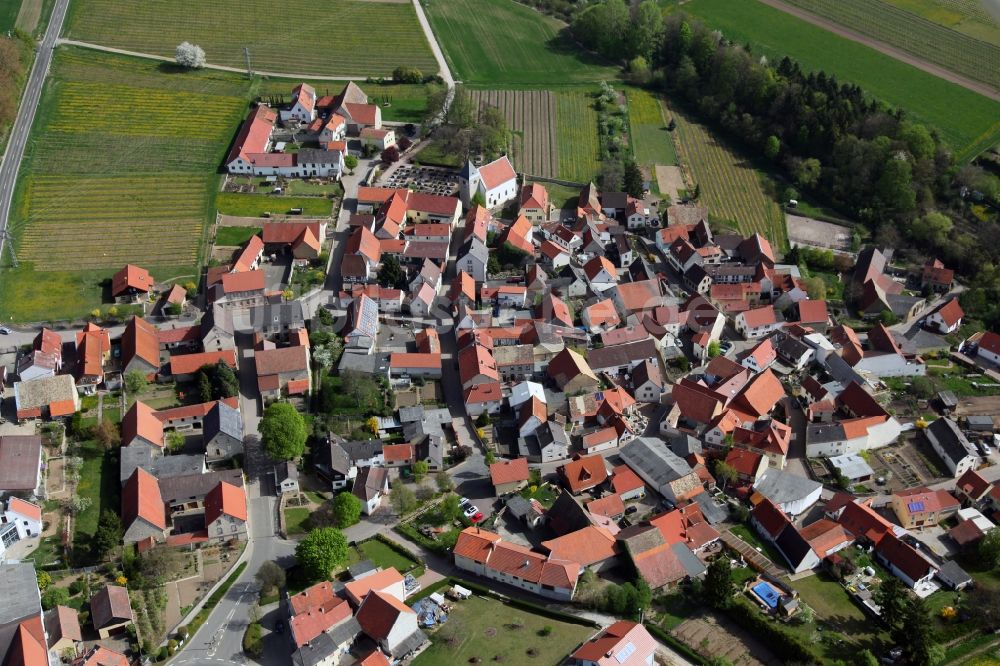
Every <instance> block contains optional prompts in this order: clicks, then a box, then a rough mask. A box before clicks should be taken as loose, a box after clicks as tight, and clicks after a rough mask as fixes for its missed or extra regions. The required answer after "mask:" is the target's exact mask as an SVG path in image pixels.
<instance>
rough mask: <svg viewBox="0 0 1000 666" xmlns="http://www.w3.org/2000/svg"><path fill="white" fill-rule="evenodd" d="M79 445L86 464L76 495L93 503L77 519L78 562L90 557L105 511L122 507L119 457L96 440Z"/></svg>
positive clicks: (75, 555) (74, 528)
mask: <svg viewBox="0 0 1000 666" xmlns="http://www.w3.org/2000/svg"><path fill="white" fill-rule="evenodd" d="M79 446H80V450H79V454H78V455H79V456H80V457H81V458H83V465H82V466H81V467H80V481H79V483H77V486H76V494H77V495H79V496H80V497H86V498H88V499H89V500H90V506H89V507H87V508H86V509H84V510H83V511H80V512H79V513H78V514H77V515H76V517H75V518H74V519H73V548H74V550H75V552H74V555H73V556H74V559H75V560H77V561H78V562H79V561H86V560H87V555H88V549H89V548H90V541H91V539H92V538H93V536H94V533H95V532H97V521H98V520H99V519H100V517H101V512H102V511H113V512H116V513H117V512H118V511H119V510H120V509H121V504H120V501H119V496H120V495H121V484H120V483H119V481H118V461H117V459H116V458H113V457H112V456H111V453H110V452H109V451H105V450H104V449H103V448H102V447H101V445H100V443H98V442H96V441H93V440H89V441H86V442H82V443H81V444H80V445H79Z"/></svg>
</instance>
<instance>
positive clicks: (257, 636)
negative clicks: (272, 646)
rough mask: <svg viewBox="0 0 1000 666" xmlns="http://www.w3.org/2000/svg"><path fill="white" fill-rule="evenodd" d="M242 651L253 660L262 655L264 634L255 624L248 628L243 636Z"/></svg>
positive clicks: (258, 625)
mask: <svg viewBox="0 0 1000 666" xmlns="http://www.w3.org/2000/svg"><path fill="white" fill-rule="evenodd" d="M243 651H244V652H246V653H247V654H248V655H250V656H251V657H254V658H256V657H259V656H260V655H262V654H263V653H264V632H263V630H262V629H261V627H260V624H258V623H257V622H254V623H252V624H251V625H250V626H248V627H247V630H246V632H244V634H243Z"/></svg>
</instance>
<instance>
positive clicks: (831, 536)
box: [799, 518, 854, 559]
mask: <svg viewBox="0 0 1000 666" xmlns="http://www.w3.org/2000/svg"><path fill="white" fill-rule="evenodd" d="M799 535H800V536H801V537H802V538H803V539H805V540H806V541H807V542H808V543H809V545H810V546H812V549H813V550H814V551H815V552H816V555H818V556H819V558H820V559H823V558H824V557H826V556H827V555H829V554H830V553H831V552H833V551H835V550H837V549H839V548H840V547H841V546H842V545H843V544H845V543H851V542H852V541H854V537H853V536H852V535H851V534H850V533H849V532H848V531H847V530H845V529H844V527H843V525H841V524H840V523H837V522H834V521H832V520H830V519H829V518H820V519H819V520H817V521H815V522H812V523H809V524H808V525H806V526H805V527H803V528H802V529H800V530H799Z"/></svg>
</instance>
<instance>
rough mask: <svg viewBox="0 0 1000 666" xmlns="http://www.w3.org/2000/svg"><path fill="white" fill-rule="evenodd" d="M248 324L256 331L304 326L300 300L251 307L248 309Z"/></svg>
mask: <svg viewBox="0 0 1000 666" xmlns="http://www.w3.org/2000/svg"><path fill="white" fill-rule="evenodd" d="M250 325H251V326H252V327H253V330H255V331H257V332H258V333H259V332H263V331H277V330H281V329H288V328H305V325H306V322H305V316H304V315H303V314H302V301H286V302H284V303H267V304H265V305H258V306H256V307H253V308H251V309H250Z"/></svg>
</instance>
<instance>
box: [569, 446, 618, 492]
mask: <svg viewBox="0 0 1000 666" xmlns="http://www.w3.org/2000/svg"><path fill="white" fill-rule="evenodd" d="M557 471H558V472H559V475H560V476H561V477H562V478H563V481H564V482H565V484H566V487H567V488H569V490H570V492H572V493H573V494H576V493H580V492H583V491H584V490H588V489H590V488H594V487H596V486H599V485H600V484H602V483H604V481H605V480H606V479H607V478H608V469H607V467H606V466H605V464H604V458H602V457H601V456H599V455H594V456H582V457H579V458H577V459H576V460H571V461H570V462H568V463H566V464H565V465H562V466H561V467H559V468H557Z"/></svg>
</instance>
